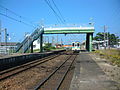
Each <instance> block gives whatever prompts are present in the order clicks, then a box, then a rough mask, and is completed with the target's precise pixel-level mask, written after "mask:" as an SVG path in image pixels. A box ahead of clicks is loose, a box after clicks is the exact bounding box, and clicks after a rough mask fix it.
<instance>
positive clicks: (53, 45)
mask: <svg viewBox="0 0 120 90" xmlns="http://www.w3.org/2000/svg"><path fill="white" fill-rule="evenodd" d="M52 46H54V36H52Z"/></svg>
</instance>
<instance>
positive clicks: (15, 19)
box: [0, 13, 35, 28]
mask: <svg viewBox="0 0 120 90" xmlns="http://www.w3.org/2000/svg"><path fill="white" fill-rule="evenodd" d="M0 15H2V16H5V17H7V18H9V19H11V20H14V21H17V22H20V23H23V24H25V25H27V26H31V27H34V26H33V25H30V24H27V23H25V22H23V21H21V20H17V19H15V18H13V17H10V16H8V15H5V14H3V13H0ZM34 28H35V27H34Z"/></svg>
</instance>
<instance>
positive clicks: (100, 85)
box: [69, 52, 120, 90]
mask: <svg viewBox="0 0 120 90" xmlns="http://www.w3.org/2000/svg"><path fill="white" fill-rule="evenodd" d="M117 85H118V83H117V82H115V81H112V80H110V78H109V77H107V75H106V74H105V73H104V71H103V70H102V69H101V68H100V67H99V65H98V64H97V63H96V62H95V61H94V60H93V59H92V58H91V56H90V55H89V53H87V52H83V53H82V52H81V53H80V54H79V55H78V57H77V60H76V64H75V71H74V75H73V78H72V81H71V85H70V89H69V90H120V89H119V88H118V87H117Z"/></svg>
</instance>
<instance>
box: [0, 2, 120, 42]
mask: <svg viewBox="0 0 120 90" xmlns="http://www.w3.org/2000/svg"><path fill="white" fill-rule="evenodd" d="M49 1H50V2H51V5H52V6H53V9H54V10H56V12H57V13H58V15H59V16H60V14H59V12H58V11H57V9H56V8H55V6H54V4H53V3H52V0H49ZM54 2H55V3H56V5H57V7H58V8H59V10H60V12H61V14H62V17H63V19H64V20H65V22H64V23H61V22H60V21H58V20H57V18H56V16H55V14H54V12H53V11H52V10H51V8H50V7H49V6H48V5H47V3H46V2H45V0H0V5H1V6H3V7H5V8H7V9H9V10H11V11H12V12H14V13H15V14H17V15H18V16H17V15H15V14H13V13H11V12H9V10H6V9H3V8H1V7H0V13H2V14H5V15H7V16H10V17H13V18H15V19H17V20H21V21H24V22H26V23H28V22H30V24H31V23H32V24H34V25H35V26H36V25H37V24H39V25H40V24H44V25H45V26H52V25H55V24H57V25H58V24H59V25H61V24H62V25H66V24H69V25H71V24H79V25H83V26H87V25H88V23H89V22H93V23H94V27H95V33H94V36H95V34H96V33H98V32H103V30H104V29H103V26H104V25H106V27H107V29H106V31H107V32H110V33H114V34H116V35H117V36H120V0H54ZM19 16H22V18H20V17H19ZM0 21H1V25H2V29H4V28H7V31H8V34H9V37H10V38H11V39H10V40H8V41H10V42H21V41H22V40H23V38H24V35H25V33H26V32H29V33H31V32H33V31H34V30H35V28H34V27H32V26H28V25H25V24H23V23H20V22H17V21H14V20H12V19H9V18H7V17H5V16H3V15H1V14H0ZM52 36H55V37H56V35H49V37H50V38H51V37H52ZM58 37H59V41H60V40H61V37H62V39H63V42H66V43H67V42H68V41H70V40H71V42H72V41H74V40H76V41H80V42H82V41H83V40H85V35H83V34H79V35H66V36H65V35H58ZM2 38H3V37H2ZM3 39H4V38H3Z"/></svg>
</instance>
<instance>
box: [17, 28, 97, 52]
mask: <svg viewBox="0 0 120 90" xmlns="http://www.w3.org/2000/svg"><path fill="white" fill-rule="evenodd" d="M94 31H95V29H94V27H59V28H44V27H41V28H39V29H38V28H37V29H36V30H35V31H34V32H33V33H32V34H31V35H30V36H29V37H26V38H25V39H24V40H23V42H22V43H21V44H20V45H19V46H18V47H17V49H16V52H18V51H20V50H21V49H22V50H23V52H24V53H25V52H26V51H27V50H28V49H29V48H30V47H31V52H33V42H34V41H35V40H36V39H38V38H40V52H42V51H43V48H42V40H43V34H86V50H88V51H92V39H93V33H94Z"/></svg>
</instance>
